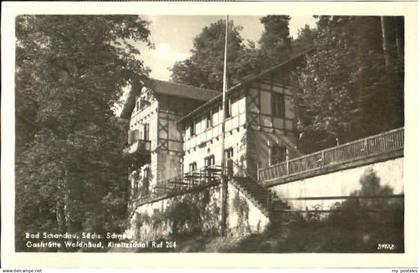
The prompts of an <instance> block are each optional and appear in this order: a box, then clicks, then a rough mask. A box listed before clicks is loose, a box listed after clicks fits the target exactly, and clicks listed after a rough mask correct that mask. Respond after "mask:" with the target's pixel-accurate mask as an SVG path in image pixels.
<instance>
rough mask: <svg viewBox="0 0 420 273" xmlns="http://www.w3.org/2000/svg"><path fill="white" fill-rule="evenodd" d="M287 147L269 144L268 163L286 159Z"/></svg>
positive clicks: (271, 163)
mask: <svg viewBox="0 0 420 273" xmlns="http://www.w3.org/2000/svg"><path fill="white" fill-rule="evenodd" d="M286 157H287V149H286V147H285V146H280V145H278V144H273V145H271V146H270V165H273V164H276V163H280V162H283V161H286Z"/></svg>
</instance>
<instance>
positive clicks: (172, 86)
mask: <svg viewBox="0 0 420 273" xmlns="http://www.w3.org/2000/svg"><path fill="white" fill-rule="evenodd" d="M143 86H146V87H148V88H150V89H152V90H153V92H154V93H155V94H157V95H166V96H174V97H180V98H187V99H193V100H198V101H203V102H204V101H208V100H211V99H212V98H214V97H216V96H217V95H219V94H221V93H220V92H218V91H214V90H210V89H205V88H198V87H194V86H190V85H185V84H180V83H174V82H167V81H161V80H155V79H148V80H145V81H144V83H143V84H138V85H136V86H134V87H133V88H132V89H131V90H130V93H129V95H128V98H127V100H126V102H125V104H124V107H123V111H122V112H121V115H120V117H121V118H124V119H128V118H130V116H131V112H132V111H133V109H134V106H135V98H136V96H137V95H139V94H140V90H141V88H142V87H143Z"/></svg>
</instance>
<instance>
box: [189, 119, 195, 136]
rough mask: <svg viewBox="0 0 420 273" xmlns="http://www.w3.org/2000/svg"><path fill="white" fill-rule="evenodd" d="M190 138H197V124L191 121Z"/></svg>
mask: <svg viewBox="0 0 420 273" xmlns="http://www.w3.org/2000/svg"><path fill="white" fill-rule="evenodd" d="M190 128H191V129H190V136H195V122H194V121H191V123H190Z"/></svg>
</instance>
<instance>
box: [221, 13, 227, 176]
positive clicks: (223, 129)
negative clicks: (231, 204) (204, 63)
mask: <svg viewBox="0 0 420 273" xmlns="http://www.w3.org/2000/svg"><path fill="white" fill-rule="evenodd" d="M228 25H229V15H226V29H225V52H224V59H223V89H222V92H223V96H222V97H223V99H222V141H221V142H222V143H221V146H222V147H221V149H222V163H221V164H222V172H223V175H225V174H226V172H225V167H226V166H225V165H226V164H225V117H226V109H225V108H226V91H227V90H226V89H227V76H226V75H227V74H226V70H227V69H226V67H227V65H226V64H227V44H228V43H227V40H228Z"/></svg>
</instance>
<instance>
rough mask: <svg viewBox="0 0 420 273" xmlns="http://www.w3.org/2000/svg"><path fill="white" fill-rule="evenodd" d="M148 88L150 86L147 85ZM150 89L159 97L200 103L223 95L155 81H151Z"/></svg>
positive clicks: (207, 90)
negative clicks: (174, 97) (171, 97)
mask: <svg viewBox="0 0 420 273" xmlns="http://www.w3.org/2000/svg"><path fill="white" fill-rule="evenodd" d="M146 86H148V85H147V84H146ZM149 87H150V88H151V89H152V90H153V91H154V92H155V93H156V94H158V95H167V96H176V97H181V98H188V99H194V100H200V101H208V100H210V99H212V98H214V97H215V96H217V95H219V94H221V92H218V91H214V90H210V89H205V88H198V87H194V86H191V85H186V84H180V83H174V82H166V81H161V80H154V79H151V80H150V86H149Z"/></svg>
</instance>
